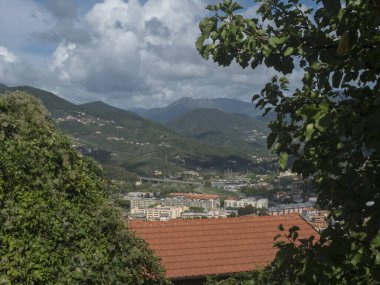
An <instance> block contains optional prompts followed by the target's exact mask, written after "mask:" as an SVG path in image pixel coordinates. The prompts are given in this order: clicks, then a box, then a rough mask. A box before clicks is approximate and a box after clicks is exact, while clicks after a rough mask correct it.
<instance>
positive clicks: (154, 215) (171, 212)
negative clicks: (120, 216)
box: [130, 206, 189, 221]
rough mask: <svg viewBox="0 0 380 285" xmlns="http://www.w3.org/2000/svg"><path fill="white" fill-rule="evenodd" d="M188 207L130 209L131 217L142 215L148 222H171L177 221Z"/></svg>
mask: <svg viewBox="0 0 380 285" xmlns="http://www.w3.org/2000/svg"><path fill="white" fill-rule="evenodd" d="M188 209H189V208H188V207H162V206H156V207H152V208H138V207H135V208H131V212H130V213H131V216H132V217H133V215H144V216H145V219H146V220H148V221H159V220H171V219H177V218H179V217H180V216H181V214H182V212H184V211H186V210H188Z"/></svg>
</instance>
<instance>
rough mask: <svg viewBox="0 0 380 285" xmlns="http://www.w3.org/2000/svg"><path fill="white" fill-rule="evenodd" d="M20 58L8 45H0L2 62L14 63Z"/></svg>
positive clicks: (0, 60) (0, 59)
mask: <svg viewBox="0 0 380 285" xmlns="http://www.w3.org/2000/svg"><path fill="white" fill-rule="evenodd" d="M17 60H18V58H17V56H16V55H15V54H14V53H12V52H10V51H9V50H8V49H7V48H6V47H4V46H0V62H4V63H14V62H16V61H17Z"/></svg>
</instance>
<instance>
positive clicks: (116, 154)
mask: <svg viewBox="0 0 380 285" xmlns="http://www.w3.org/2000/svg"><path fill="white" fill-rule="evenodd" d="M5 90H23V91H25V92H28V93H29V94H31V95H33V96H35V97H37V98H39V99H41V100H42V101H43V103H44V104H45V106H46V108H47V109H48V110H49V112H50V113H51V115H52V117H53V119H54V121H55V125H56V126H57V127H58V128H59V129H61V130H63V131H65V132H66V133H68V134H70V135H72V136H73V137H74V138H76V139H77V141H76V142H75V144H76V145H77V146H78V149H79V150H80V151H81V152H82V153H83V154H85V155H88V156H91V157H93V158H95V159H97V160H98V161H99V162H101V163H102V165H103V166H104V170H105V172H106V174H107V175H108V176H109V177H110V178H112V179H117V180H130V178H131V177H133V176H134V175H136V174H138V175H143V176H153V173H154V172H155V170H158V171H161V173H162V175H168V174H170V173H175V172H179V171H183V170H186V169H197V168H201V169H218V170H224V169H227V168H230V169H234V170H245V169H247V168H252V167H253V166H254V165H253V160H252V159H251V157H250V156H249V155H248V154H247V153H245V152H244V151H242V150H237V149H233V148H228V147H223V146H215V145H208V144H206V143H202V142H200V141H198V140H196V139H189V138H188V137H185V136H182V135H180V134H178V133H176V132H175V131H173V130H171V129H169V128H167V127H164V126H162V125H160V124H157V123H154V122H151V121H149V120H146V119H144V118H142V117H140V116H139V115H137V114H134V113H132V112H128V111H125V110H121V109H118V108H115V107H111V106H109V105H107V104H105V103H102V102H92V103H88V104H83V105H74V104H72V103H70V102H68V101H65V100H63V99H61V98H59V97H57V96H55V95H54V94H52V93H50V92H46V91H44V90H40V89H37V88H32V87H10V88H5Z"/></svg>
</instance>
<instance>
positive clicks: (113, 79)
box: [0, 0, 299, 108]
mask: <svg viewBox="0 0 380 285" xmlns="http://www.w3.org/2000/svg"><path fill="white" fill-rule="evenodd" d="M210 2H214V3H215V2H218V1H214V0H213V1H211V0H210V1H208V0H144V1H143V0H140V1H139V0H129V1H126V0H102V1H100V0H97V1H95V0H86V1H83V0H0V83H4V84H7V85H9V86H15V85H31V86H35V87H39V88H43V89H46V90H49V91H52V92H54V93H56V94H57V95H59V96H61V97H63V98H65V99H68V100H70V101H72V102H75V103H84V102H90V101H95V100H101V101H104V102H106V103H109V104H111V105H114V106H119V107H122V108H133V107H146V108H150V107H156V106H163V105H166V104H169V103H171V102H173V101H175V100H178V99H179V98H181V97H193V98H219V97H228V98H236V99H241V100H245V101H250V98H251V96H252V95H253V94H255V93H257V92H259V91H260V90H261V88H262V87H263V84H264V83H265V82H266V81H267V80H268V79H269V78H270V77H271V75H272V74H273V71H272V70H268V69H266V68H264V67H260V68H258V69H257V70H255V71H253V70H248V69H247V70H242V69H241V68H239V67H238V66H235V65H232V66H230V67H228V68H221V67H219V66H217V65H216V64H214V63H213V62H211V61H205V60H203V59H202V58H201V57H200V56H199V55H198V54H197V51H196V50H195V47H194V42H195V39H196V37H197V36H198V35H199V31H198V23H197V21H198V20H199V19H200V18H201V17H203V16H205V15H206V13H207V12H206V10H205V9H204V7H205V6H206V5H207V4H208V3H210ZM239 3H241V4H242V5H244V6H245V7H247V10H246V11H245V13H248V14H251V15H252V14H254V12H255V3H254V2H253V1H240V2H239ZM293 77H294V78H295V79H297V78H299V74H297V73H295V74H293Z"/></svg>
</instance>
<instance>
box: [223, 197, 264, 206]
mask: <svg viewBox="0 0 380 285" xmlns="http://www.w3.org/2000/svg"><path fill="white" fill-rule="evenodd" d="M248 205H251V206H252V207H254V208H268V199H267V198H261V199H259V200H256V198H253V197H249V198H246V199H240V200H236V199H231V198H229V199H226V200H225V201H224V208H244V207H247V206H248Z"/></svg>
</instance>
